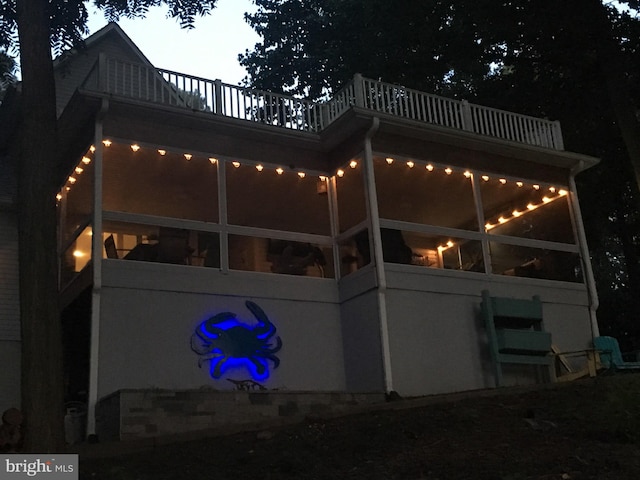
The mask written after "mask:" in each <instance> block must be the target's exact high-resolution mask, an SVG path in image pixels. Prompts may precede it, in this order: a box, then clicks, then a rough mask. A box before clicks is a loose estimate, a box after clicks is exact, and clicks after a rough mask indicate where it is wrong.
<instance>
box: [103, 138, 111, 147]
mask: <svg viewBox="0 0 640 480" xmlns="http://www.w3.org/2000/svg"><path fill="white" fill-rule="evenodd" d="M102 144H103V145H104V146H105V147H110V146H111V145H112V142H111V140H103V141H102Z"/></svg>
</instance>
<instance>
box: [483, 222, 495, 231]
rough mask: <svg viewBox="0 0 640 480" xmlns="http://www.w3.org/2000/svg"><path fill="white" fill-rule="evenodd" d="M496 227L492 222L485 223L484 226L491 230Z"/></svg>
mask: <svg viewBox="0 0 640 480" xmlns="http://www.w3.org/2000/svg"><path fill="white" fill-rule="evenodd" d="M493 227H494V225H491V224H490V223H485V224H484V228H486V229H487V230H491V229H492V228H493Z"/></svg>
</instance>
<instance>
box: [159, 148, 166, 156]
mask: <svg viewBox="0 0 640 480" xmlns="http://www.w3.org/2000/svg"><path fill="white" fill-rule="evenodd" d="M158 153H159V154H160V155H162V156H163V157H164V156H165V155H166V154H167V151H166V150H162V149H159V150H158Z"/></svg>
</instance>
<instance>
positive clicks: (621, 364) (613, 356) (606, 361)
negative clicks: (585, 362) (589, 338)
mask: <svg viewBox="0 0 640 480" xmlns="http://www.w3.org/2000/svg"><path fill="white" fill-rule="evenodd" d="M593 346H594V347H595V348H596V350H598V352H599V353H600V363H602V366H603V367H604V368H609V369H614V370H640V362H627V361H625V359H624V358H623V355H622V352H621V351H620V345H619V344H618V340H616V339H615V338H613V337H606V336H604V337H596V338H594V339H593Z"/></svg>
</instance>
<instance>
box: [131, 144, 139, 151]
mask: <svg viewBox="0 0 640 480" xmlns="http://www.w3.org/2000/svg"><path fill="white" fill-rule="evenodd" d="M131 150H133V151H134V152H137V151H138V150H140V145H138V144H136V143H134V144H133V145H131Z"/></svg>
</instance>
